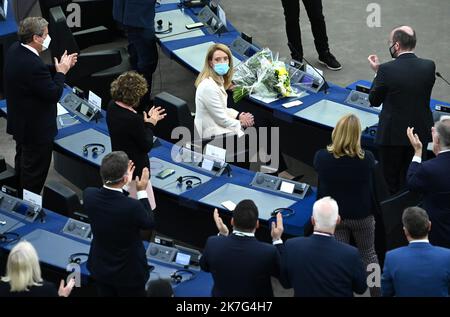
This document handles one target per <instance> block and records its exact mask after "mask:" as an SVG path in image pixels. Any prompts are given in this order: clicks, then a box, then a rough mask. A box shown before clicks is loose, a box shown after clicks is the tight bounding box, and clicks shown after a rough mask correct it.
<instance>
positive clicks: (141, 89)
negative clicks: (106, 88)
mask: <svg viewBox="0 0 450 317" xmlns="http://www.w3.org/2000/svg"><path fill="white" fill-rule="evenodd" d="M147 91H148V84H147V81H146V80H145V78H144V76H142V75H140V74H138V73H136V72H134V71H130V72H125V73H123V74H122V75H120V76H119V77H117V78H116V80H114V81H113V82H112V83H111V98H112V99H113V100H114V101H121V102H123V103H125V104H127V105H129V106H131V107H137V106H138V105H139V101H140V100H141V98H142V97H143V96H144V95H145V94H146V93H147Z"/></svg>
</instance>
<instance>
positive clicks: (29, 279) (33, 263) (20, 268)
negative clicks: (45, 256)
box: [2, 241, 43, 292]
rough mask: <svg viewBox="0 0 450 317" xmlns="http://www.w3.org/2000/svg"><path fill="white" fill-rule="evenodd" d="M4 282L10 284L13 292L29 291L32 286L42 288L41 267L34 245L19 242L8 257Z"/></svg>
mask: <svg viewBox="0 0 450 317" xmlns="http://www.w3.org/2000/svg"><path fill="white" fill-rule="evenodd" d="M2 281H3V282H7V283H9V285H10V287H11V292H23V291H28V290H29V287H31V286H42V282H43V280H42V277H41V267H40V266H39V258H38V255H37V253H36V250H35V249H34V247H33V245H32V244H31V243H29V242H27V241H21V242H19V243H18V244H17V245H16V246H15V247H14V248H12V250H11V252H10V253H9V256H8V262H7V264H6V276H4V277H2Z"/></svg>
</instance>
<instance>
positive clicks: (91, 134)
mask: <svg viewBox="0 0 450 317" xmlns="http://www.w3.org/2000/svg"><path fill="white" fill-rule="evenodd" d="M55 143H56V144H58V145H59V146H61V147H62V148H64V149H66V150H68V151H70V152H72V153H74V154H75V155H77V156H80V157H84V158H86V160H88V161H90V162H91V163H95V164H97V165H99V166H100V164H101V162H102V159H103V157H104V156H105V155H106V154H108V153H111V151H112V150H111V140H110V138H109V136H107V135H105V134H103V133H101V132H98V131H97V130H94V129H87V130H83V131H81V132H78V133H75V134H72V135H69V136H66V137H65V138H61V139H59V140H56V141H55ZM87 144H92V146H89V148H88V155H84V154H83V148H84V146H86V145H87ZM94 144H101V145H103V146H104V147H105V151H104V152H103V153H101V146H95V145H94ZM95 147H97V149H98V150H99V151H100V152H99V154H98V155H97V156H94V155H93V154H92V150H93V149H94V148H95Z"/></svg>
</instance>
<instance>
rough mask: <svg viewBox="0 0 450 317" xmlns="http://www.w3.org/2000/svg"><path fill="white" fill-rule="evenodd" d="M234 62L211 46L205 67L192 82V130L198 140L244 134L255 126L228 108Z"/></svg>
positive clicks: (220, 47)
mask: <svg viewBox="0 0 450 317" xmlns="http://www.w3.org/2000/svg"><path fill="white" fill-rule="evenodd" d="M232 77H233V59H232V55H231V51H230V49H229V48H228V47H227V46H225V45H223V44H214V45H212V46H211V47H210V48H209V49H208V53H207V55H206V58H205V65H204V67H203V70H202V72H201V73H200V74H199V75H198V77H197V80H196V81H195V86H196V87H197V91H196V94H195V106H196V115H195V120H194V123H195V128H196V129H197V132H198V133H199V135H200V137H201V138H203V139H205V138H210V137H214V136H218V135H223V134H235V135H237V136H238V137H240V136H242V135H243V134H244V132H243V130H242V128H247V127H251V126H253V125H254V120H253V115H252V114H250V113H246V112H241V113H239V112H238V111H237V110H235V109H232V108H228V107H227V98H228V95H227V93H226V91H225V90H226V89H228V88H230V87H231V86H232V83H231V79H232Z"/></svg>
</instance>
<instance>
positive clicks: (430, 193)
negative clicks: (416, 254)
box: [407, 152, 450, 248]
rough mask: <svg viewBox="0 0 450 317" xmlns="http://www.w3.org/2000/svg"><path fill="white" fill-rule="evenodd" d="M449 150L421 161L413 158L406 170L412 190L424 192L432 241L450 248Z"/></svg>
mask: <svg viewBox="0 0 450 317" xmlns="http://www.w3.org/2000/svg"><path fill="white" fill-rule="evenodd" d="M449 171H450V152H444V153H441V154H439V155H438V156H437V157H436V158H433V159H431V160H428V161H424V162H422V163H420V164H419V163H417V162H411V164H410V165H409V169H408V173H407V184H408V187H409V189H410V190H413V191H418V192H420V193H423V194H424V201H423V207H424V208H425V210H426V211H427V212H428V215H429V217H430V220H431V232H430V242H431V244H433V245H438V246H441V247H445V248H450V177H449Z"/></svg>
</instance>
